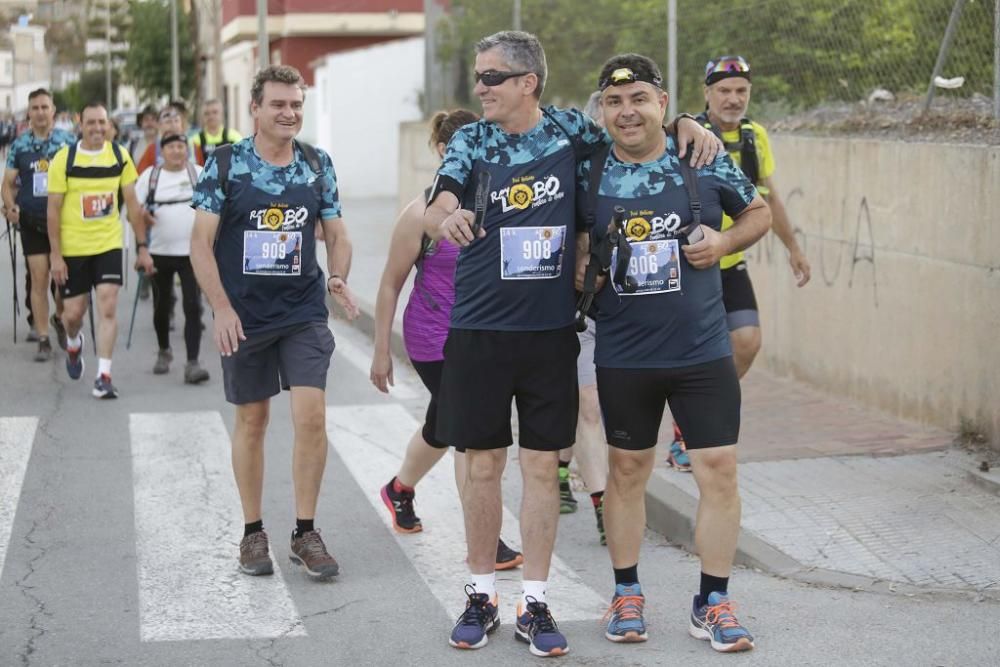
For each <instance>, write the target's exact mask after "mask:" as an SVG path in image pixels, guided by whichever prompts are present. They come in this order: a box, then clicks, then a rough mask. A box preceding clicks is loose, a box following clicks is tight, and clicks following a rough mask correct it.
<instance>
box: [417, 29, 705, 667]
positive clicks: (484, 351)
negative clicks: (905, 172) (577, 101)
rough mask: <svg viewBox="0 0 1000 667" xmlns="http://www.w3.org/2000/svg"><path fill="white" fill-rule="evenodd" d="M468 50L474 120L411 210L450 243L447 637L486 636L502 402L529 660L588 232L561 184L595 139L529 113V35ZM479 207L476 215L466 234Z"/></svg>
mask: <svg viewBox="0 0 1000 667" xmlns="http://www.w3.org/2000/svg"><path fill="white" fill-rule="evenodd" d="M476 53H477V56H476V63H475V75H476V87H475V89H474V92H475V94H476V95H477V96H478V97H479V99H480V102H481V103H482V105H483V119H482V120H480V121H479V122H477V123H473V124H469V125H466V126H465V127H462V128H461V129H459V130H458V131H457V132H456V133H455V134H454V136H453V137H452V139H451V142H450V143H449V145H448V149H447V152H446V153H445V156H444V161H443V163H442V165H441V168H440V169H439V170H438V175H437V178H436V179H435V183H434V187H433V189H432V191H431V194H430V198H429V201H430V204H429V205H428V208H427V211H426V213H425V216H424V220H425V224H426V229H427V232H428V234H430V235H431V236H432V237H433V238H441V237H445V238H448V239H449V240H450V241H452V242H453V243H455V244H457V245H459V246H461V247H462V251H461V254H460V255H459V258H458V264H457V267H456V271H455V305H454V308H453V310H452V313H451V327H450V331H449V334H448V341H447V343H446V345H445V350H444V356H445V360H444V369H443V374H442V379H441V393H440V399H439V400H440V402H439V408H438V437H439V438H440V439H441V441H442V442H445V443H448V444H449V445H454V446H461V447H464V448H465V450H466V457H467V461H468V468H467V478H466V482H465V495H464V497H463V510H464V512H465V529H466V539H467V541H468V553H469V558H468V562H469V569H470V571H471V581H470V582H469V586H468V587H467V588H466V591H467V595H468V602H467V606H466V610H465V612H464V613H463V614H462V616H461V617H460V618H459V620H458V622H457V623H456V625H455V627H454V629H453V631H452V634H451V638H450V643H451V645H452V646H454V647H456V648H463V649H477V648H480V647H482V646H485V645H486V643H487V641H488V639H487V635H488V634H489V633H491V632H493V631H495V630H496V629H497V627H499V623H500V620H499V612H498V608H497V604H498V601H497V598H496V574H495V571H494V570H495V564H496V561H495V555H496V543H497V539H498V537H499V534H500V517H501V509H502V498H501V488H500V479H501V475H502V473H503V469H504V466H505V465H506V461H507V447H509V446H510V445H511V444H513V436H512V433H511V401H512V400H516V401H517V412H518V420H519V421H518V423H519V438H518V439H519V443H518V444H519V445H520V452H519V455H518V456H519V459H520V464H521V475H522V478H523V480H524V494H523V501H522V505H521V534H522V535H523V536H524V544H523V550H524V582H523V591H522V594H521V597H520V599H519V601H518V603H517V618H516V622H515V637H516V638H517V639H518V640H520V641H523V642H525V643H527V644H528V645H529V650H530V651H531V653H532V654H533V655H536V656H552V655H565V654H566V653H567V652H568V650H569V648H568V644H567V642H566V638H565V637H564V636H563V635H562V633H561V632H559V629H558V626H557V625H556V622H555V620H554V619H553V617H552V614H551V612H550V610H549V608H548V606H547V603H546V601H545V592H546V586H547V579H548V573H549V564H550V560H551V557H552V548H553V545H554V542H555V536H556V527H557V524H558V519H559V478H558V463H559V457H558V454H559V450H560V449H563V448H565V447H568V446H569V445H571V444H572V443H573V440H574V438H575V434H576V418H577V402H578V390H577V383H576V357H577V354H578V353H579V350H580V346H579V342H578V340H577V336H576V330H575V327H574V326H573V324H574V321H575V319H576V318H575V315H576V313H575V308H574V304H575V299H574V292H573V282H574V276H573V273H574V267H575V265H576V259H575V258H576V247H577V243H578V242H579V237H580V236H581V235H582V236H586V235H585V234H582V232H583V230H582V229H580V228H579V227H578V225H576V224H575V223H574V211H575V201H576V198H575V187H574V179H575V172H576V164H577V161H578V159H580V158H581V157H582V156H583V155H585V154H586V153H589V152H591V151H593V150H595V149H597V148H598V147H600V146H602V145H605V144H606V143H607V141H608V139H607V135H606V134H605V133H604V131H603V130H602V129H601V128H600V127H599V126H597V125H596V124H595V123H594V122H593V121H592V120H590V119H589V118H587V117H586V116H585V115H584V114H583V113H581V112H580V111H578V110H575V109H571V110H563V109H557V108H555V107H551V106H547V107H542V106H540V105H539V99H540V98H541V95H542V90H543V88H544V85H545V78H546V75H547V67H546V61H545V52H544V51H543V49H542V46H541V44H540V43H539V42H538V39H537V38H536V37H535V36H534V35H531V34H528V33H525V32H520V31H505V32H499V33H496V34H495V35H491V36H489V37H486V38H484V39H483V40H481V41H480V42H479V43H478V44H477V45H476ZM684 125H685V129H686V131H687V132H688V133H689V136H688V139H694V138H696V137H697V138H700V139H701V140H702V142H703V143H701V144H699V145H698V146H696V148H695V150H694V152H693V154H694V155H696V156H697V155H700V154H701V153H702V151H703V150H706V149H707V150H708V151H709V152H711V153H712V155H713V156H714V150H717V148H718V147H717V146H716V142H715V141H713V137H711V136H709V134H710V133H707V130H706V131H705V133H702V132H701V131H700V130H703V129H704V128H701V127H700V126H699V125H698V124H697V123H695V122H694V121H693V120H690V119H689V120H687V121H684ZM487 183H488V184H489V185H488V188H487V187H486V184H487ZM477 199H478V200H479V202H478V203H479V206H478V208H480V209H481V210H482V211H483V213H484V216H483V220H482V221H483V225H482V227H481V228H480V229H479V230H478V233H477V232H474V231H473V226H472V223H473V221H474V214H473V212H472V209H473V208H477V206H476V204H477V201H476V200H477ZM470 590H471V591H472V592H471V593H468V591H470Z"/></svg>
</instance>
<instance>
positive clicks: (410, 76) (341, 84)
mask: <svg viewBox="0 0 1000 667" xmlns="http://www.w3.org/2000/svg"><path fill="white" fill-rule="evenodd" d="M423 63H424V40H423V37H414V38H412V39H403V40H397V41H394V42H388V43H386V44H379V45H376V46H371V47H367V48H364V49H357V50H354V51H348V52H344V53H334V54H330V55H328V56H326V57H325V58H323V60H322V63H321V64H320V65H319V66H318V67H317V68H316V77H315V83H316V86H315V89H314V91H312V92H311V93H310V94H311V95H313V96H314V97H315V106H313V107H311V108H310V109H309V110H310V111H311V112H313V113H315V114H316V125H315V134H316V143H317V144H318V145H319V146H321V147H322V148H324V149H325V150H327V151H328V152H329V153H330V155H331V157H332V158H333V164H334V167H335V168H336V170H337V179H338V187H339V188H340V191H341V194H342V196H343V197H347V198H353V199H357V198H368V197H395V196H396V192H397V189H398V185H399V125H400V123H403V122H406V121H414V120H419V119H420V118H421V116H422V113H421V110H420V93H421V91H422V90H423V86H424V64H423Z"/></svg>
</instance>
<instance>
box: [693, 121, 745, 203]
mask: <svg viewBox="0 0 1000 667" xmlns="http://www.w3.org/2000/svg"><path fill="white" fill-rule="evenodd" d="M695 120H697V121H698V122H699V123H701V124H702V125H703V126H704V127H705V128H706V129H708V130H711V131H712V133H713V134H715V136H717V137H718V138H719V141H722V130H720V129H719V128H717V127H716V126H715V125H712V122H711V121H710V120H708V114H707V113H706V112H704V111H702V112H701V113H700V114H698V116H697V117H696V118H695ZM722 143H723V145H724V146H725V147H726V152H727V153H735V152H737V151H738V152H739V154H740V169H742V170H743V174H744V175H745V176H746V177H747V180H749V181H750V182H751V183H753V184H754V185H755V186H756V185H760V183H759V182H758V179H759V178H760V158H759V157H758V156H757V135H756V133H755V132H754V131H753V123H752V122H751V121H750V119H749V118H742V119H740V140H739V141H737V142H736V143H726V142H725V141H723V142H722Z"/></svg>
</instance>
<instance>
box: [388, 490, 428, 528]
mask: <svg viewBox="0 0 1000 667" xmlns="http://www.w3.org/2000/svg"><path fill="white" fill-rule="evenodd" d="M395 482H396V478H395V477H393V478H392V479H390V480H389V483H388V484H386V485H385V486H383V487H382V491H381V493H380V495H381V496H382V502H383V503H384V504H385V506H386V508H387V509H388V510H389V515H390V516H392V527H393V528H395V529H396V532H397V533H419V532H420V531H422V530H423V529H424V527H423V525H421V523H420V517H418V516H417V515H416V514H415V513H414V511H413V499H414V496H415V495H416V494H415V493H414V492H413V491H399V492H397V491H396V490H395V489H394V488H393V485H394V484H395Z"/></svg>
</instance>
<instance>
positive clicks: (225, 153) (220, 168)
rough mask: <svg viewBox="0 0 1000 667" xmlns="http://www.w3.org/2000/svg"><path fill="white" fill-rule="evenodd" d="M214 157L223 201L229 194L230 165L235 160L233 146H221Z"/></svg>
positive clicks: (214, 153) (213, 154)
mask: <svg viewBox="0 0 1000 667" xmlns="http://www.w3.org/2000/svg"><path fill="white" fill-rule="evenodd" d="M212 157H214V158H215V168H216V170H217V175H218V176H217V179H218V181H219V189H220V190H222V196H223V199H225V197H226V196H227V195H228V194H229V164H230V162H232V159H233V148H232V146H231V145H230V146H219V147H218V148H216V149H215V152H213V153H212Z"/></svg>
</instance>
